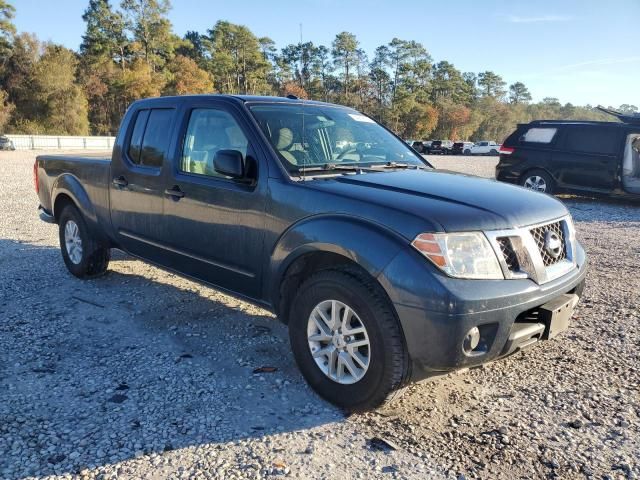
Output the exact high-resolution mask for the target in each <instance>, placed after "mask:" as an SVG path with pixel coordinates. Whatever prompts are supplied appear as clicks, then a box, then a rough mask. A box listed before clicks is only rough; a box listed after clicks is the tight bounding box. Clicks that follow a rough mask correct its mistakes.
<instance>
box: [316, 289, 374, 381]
mask: <svg viewBox="0 0 640 480" xmlns="http://www.w3.org/2000/svg"><path fill="white" fill-rule="evenodd" d="M307 341H308V343H309V351H310V352H311V356H312V357H313V359H314V361H315V362H316V365H317V366H318V368H319V369H320V370H321V371H322V373H324V374H325V375H326V376H327V377H329V378H330V379H331V380H333V381H334V382H337V383H340V384H343V385H350V384H353V383H356V382H358V381H360V380H361V379H362V378H363V377H364V376H365V374H366V373H367V370H368V368H369V364H370V362H371V346H370V343H369V335H368V334H367V329H366V328H365V326H364V324H363V323H362V321H361V320H360V317H358V315H357V313H356V312H355V311H354V310H353V309H352V308H351V307H349V306H348V305H346V304H345V303H343V302H340V301H339V300H325V301H322V302H320V303H319V304H318V305H316V306H315V308H314V309H313V310H312V311H311V314H310V315H309V320H308V323H307Z"/></svg>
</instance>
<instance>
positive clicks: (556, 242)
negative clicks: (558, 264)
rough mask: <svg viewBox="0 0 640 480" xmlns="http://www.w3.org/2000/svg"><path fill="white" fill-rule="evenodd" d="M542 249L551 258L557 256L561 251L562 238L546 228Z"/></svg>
mask: <svg viewBox="0 0 640 480" xmlns="http://www.w3.org/2000/svg"><path fill="white" fill-rule="evenodd" d="M544 249H545V250H546V252H547V253H548V254H549V255H550V256H551V257H553V258H558V257H559V256H560V254H561V253H562V240H561V239H560V237H559V236H558V234H557V233H555V232H553V231H551V230H547V231H546V232H545V234H544Z"/></svg>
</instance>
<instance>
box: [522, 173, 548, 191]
mask: <svg viewBox="0 0 640 480" xmlns="http://www.w3.org/2000/svg"><path fill="white" fill-rule="evenodd" d="M524 186H525V187H527V188H530V189H531V190H536V191H538V192H546V191H547V182H545V181H544V178H542V177H540V176H539V175H532V176H531V177H528V178H527V179H526V180H525V182H524Z"/></svg>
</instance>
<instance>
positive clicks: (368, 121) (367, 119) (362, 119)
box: [349, 113, 376, 123]
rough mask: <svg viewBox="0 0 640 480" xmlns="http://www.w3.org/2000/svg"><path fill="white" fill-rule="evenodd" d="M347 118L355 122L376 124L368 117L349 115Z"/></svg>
mask: <svg viewBox="0 0 640 480" xmlns="http://www.w3.org/2000/svg"><path fill="white" fill-rule="evenodd" d="M349 116H350V117H351V118H353V119H354V120H355V121H356V122H365V123H376V122H374V121H373V120H371V119H370V118H369V117H365V116H364V115H358V114H357V113H350V114H349Z"/></svg>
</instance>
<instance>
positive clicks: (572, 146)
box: [552, 124, 623, 192]
mask: <svg viewBox="0 0 640 480" xmlns="http://www.w3.org/2000/svg"><path fill="white" fill-rule="evenodd" d="M622 146H623V139H622V129H620V128H616V127H613V126H608V125H580V124H575V125H571V124H570V125H566V126H564V127H563V129H562V136H561V138H560V141H559V147H558V148H557V149H555V150H554V151H553V154H552V163H553V167H554V169H555V171H556V175H557V181H558V184H559V185H560V186H561V187H565V188H571V189H576V190H597V191H605V192H607V191H610V190H612V189H613V188H614V187H615V185H616V178H617V175H618V164H619V157H620V154H621V149H622Z"/></svg>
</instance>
